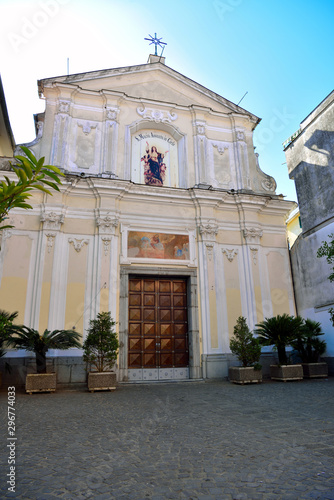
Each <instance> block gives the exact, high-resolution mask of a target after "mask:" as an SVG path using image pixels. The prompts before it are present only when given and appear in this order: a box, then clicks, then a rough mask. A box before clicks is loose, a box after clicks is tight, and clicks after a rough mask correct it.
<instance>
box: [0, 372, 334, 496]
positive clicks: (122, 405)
mask: <svg viewBox="0 0 334 500" xmlns="http://www.w3.org/2000/svg"><path fill="white" fill-rule="evenodd" d="M333 393H334V379H328V380H310V381H303V382H290V383H280V382H271V381H265V382H264V383H263V384H261V385H252V386H238V385H233V384H231V383H229V382H226V381H214V382H212V381H211V382H181V383H168V384H167V383H162V384H146V385H121V386H119V388H118V389H117V390H116V391H115V392H113V393H111V392H98V393H94V394H91V393H88V392H86V391H85V390H82V389H81V390H78V391H57V392H56V393H53V394H34V395H32V396H28V395H26V394H24V393H22V392H21V393H18V394H17V395H16V424H17V427H16V436H17V441H16V449H15V453H16V455H15V458H16V491H15V493H11V492H8V491H7V487H8V485H7V484H6V481H7V477H6V474H7V473H8V472H9V465H8V464H7V458H8V455H9V448H8V447H6V444H7V442H8V441H7V426H6V425H5V424H6V421H7V393H6V392H2V393H1V394H0V404H1V425H2V429H4V432H1V436H2V440H3V446H2V457H1V458H2V460H1V463H2V467H1V470H2V472H1V475H2V478H1V480H0V484H1V486H0V488H1V489H0V497H1V498H20V499H34V500H51V499H59V498H61V499H86V498H92V499H94V500H98V499H101V500H104V499H106V500H107V499H117V500H121V499H138V500H146V499H151V500H165V499H188V500H190V499H193V500H195V499H198V500H206V499H208V500H209V499H210V500H211V499H226V500H227V499H229V500H230V499H231V500H232V499H236V500H243V499H245V500H247V499H251V500H257V499H259V500H271V499H282V500H290V499H291V500H296V499H321V500H325V499H326V500H328V499H334V398H333Z"/></svg>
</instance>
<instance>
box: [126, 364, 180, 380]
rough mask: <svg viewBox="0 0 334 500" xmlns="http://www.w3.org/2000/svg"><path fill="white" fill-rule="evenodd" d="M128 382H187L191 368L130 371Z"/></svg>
mask: <svg viewBox="0 0 334 500" xmlns="http://www.w3.org/2000/svg"><path fill="white" fill-rule="evenodd" d="M128 377H129V378H128V381H129V382H132V381H133V382H137V381H140V380H142V381H150V380H186V379H189V368H188V367H184V368H152V369H149V368H140V369H132V370H128Z"/></svg>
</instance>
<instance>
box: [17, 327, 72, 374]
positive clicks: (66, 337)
mask: <svg viewBox="0 0 334 500" xmlns="http://www.w3.org/2000/svg"><path fill="white" fill-rule="evenodd" d="M79 339H80V334H79V333H77V332H76V331H74V330H53V331H52V332H51V331H50V330H44V332H43V333H42V334H40V333H39V332H38V331H37V330H34V329H33V328H28V327H27V326H16V327H15V328H14V331H13V332H12V335H11V337H10V340H9V344H10V345H12V346H13V347H16V348H19V349H25V350H26V351H31V352H34V353H35V356H36V368H37V373H46V353H47V352H48V350H49V349H61V350H62V349H70V348H71V347H81V344H80V342H79Z"/></svg>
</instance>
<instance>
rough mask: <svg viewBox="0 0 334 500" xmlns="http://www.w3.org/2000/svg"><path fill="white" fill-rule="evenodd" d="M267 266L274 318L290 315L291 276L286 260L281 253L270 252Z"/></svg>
mask: <svg viewBox="0 0 334 500" xmlns="http://www.w3.org/2000/svg"><path fill="white" fill-rule="evenodd" d="M267 264H268V271H269V282H270V295H271V302H272V308H273V316H276V315H277V314H284V313H288V312H289V310H290V307H289V296H288V290H287V287H288V284H289V276H290V275H289V271H287V270H285V265H284V258H283V256H282V255H281V254H280V253H279V252H275V251H272V252H269V254H268V255H267Z"/></svg>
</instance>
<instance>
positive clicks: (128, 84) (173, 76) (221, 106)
mask: <svg viewBox="0 0 334 500" xmlns="http://www.w3.org/2000/svg"><path fill="white" fill-rule="evenodd" d="M55 82H61V83H65V84H71V85H75V86H78V87H80V88H81V89H84V90H90V91H112V92H119V93H120V94H124V95H126V96H128V97H133V98H137V99H148V100H153V101H158V102H166V103H170V104H175V105H178V106H186V107H188V106H196V105H197V106H202V107H204V108H209V109H211V110H213V111H216V112H220V113H236V114H242V115H248V116H249V117H250V118H251V120H252V121H255V122H257V121H258V118H257V117H256V116H255V115H253V114H252V113H250V112H248V111H246V110H244V109H243V108H240V107H239V106H237V105H236V104H234V103H232V102H231V101H229V100H227V99H225V98H224V97H222V96H220V95H218V94H216V93H214V92H212V91H211V90H209V89H207V88H206V87H204V86H202V85H200V84H199V83H197V82H195V81H193V80H191V79H189V78H187V77H185V76H184V75H182V74H181V73H178V72H177V71H175V70H173V69H172V68H169V67H168V66H165V65H164V64H161V63H155V64H144V65H140V66H129V67H125V68H116V69H110V70H101V71H93V72H89V73H80V74H76V75H68V76H62V77H55V78H48V79H45V80H41V81H40V82H39V87H40V91H41V92H43V86H44V85H46V84H48V83H55Z"/></svg>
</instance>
